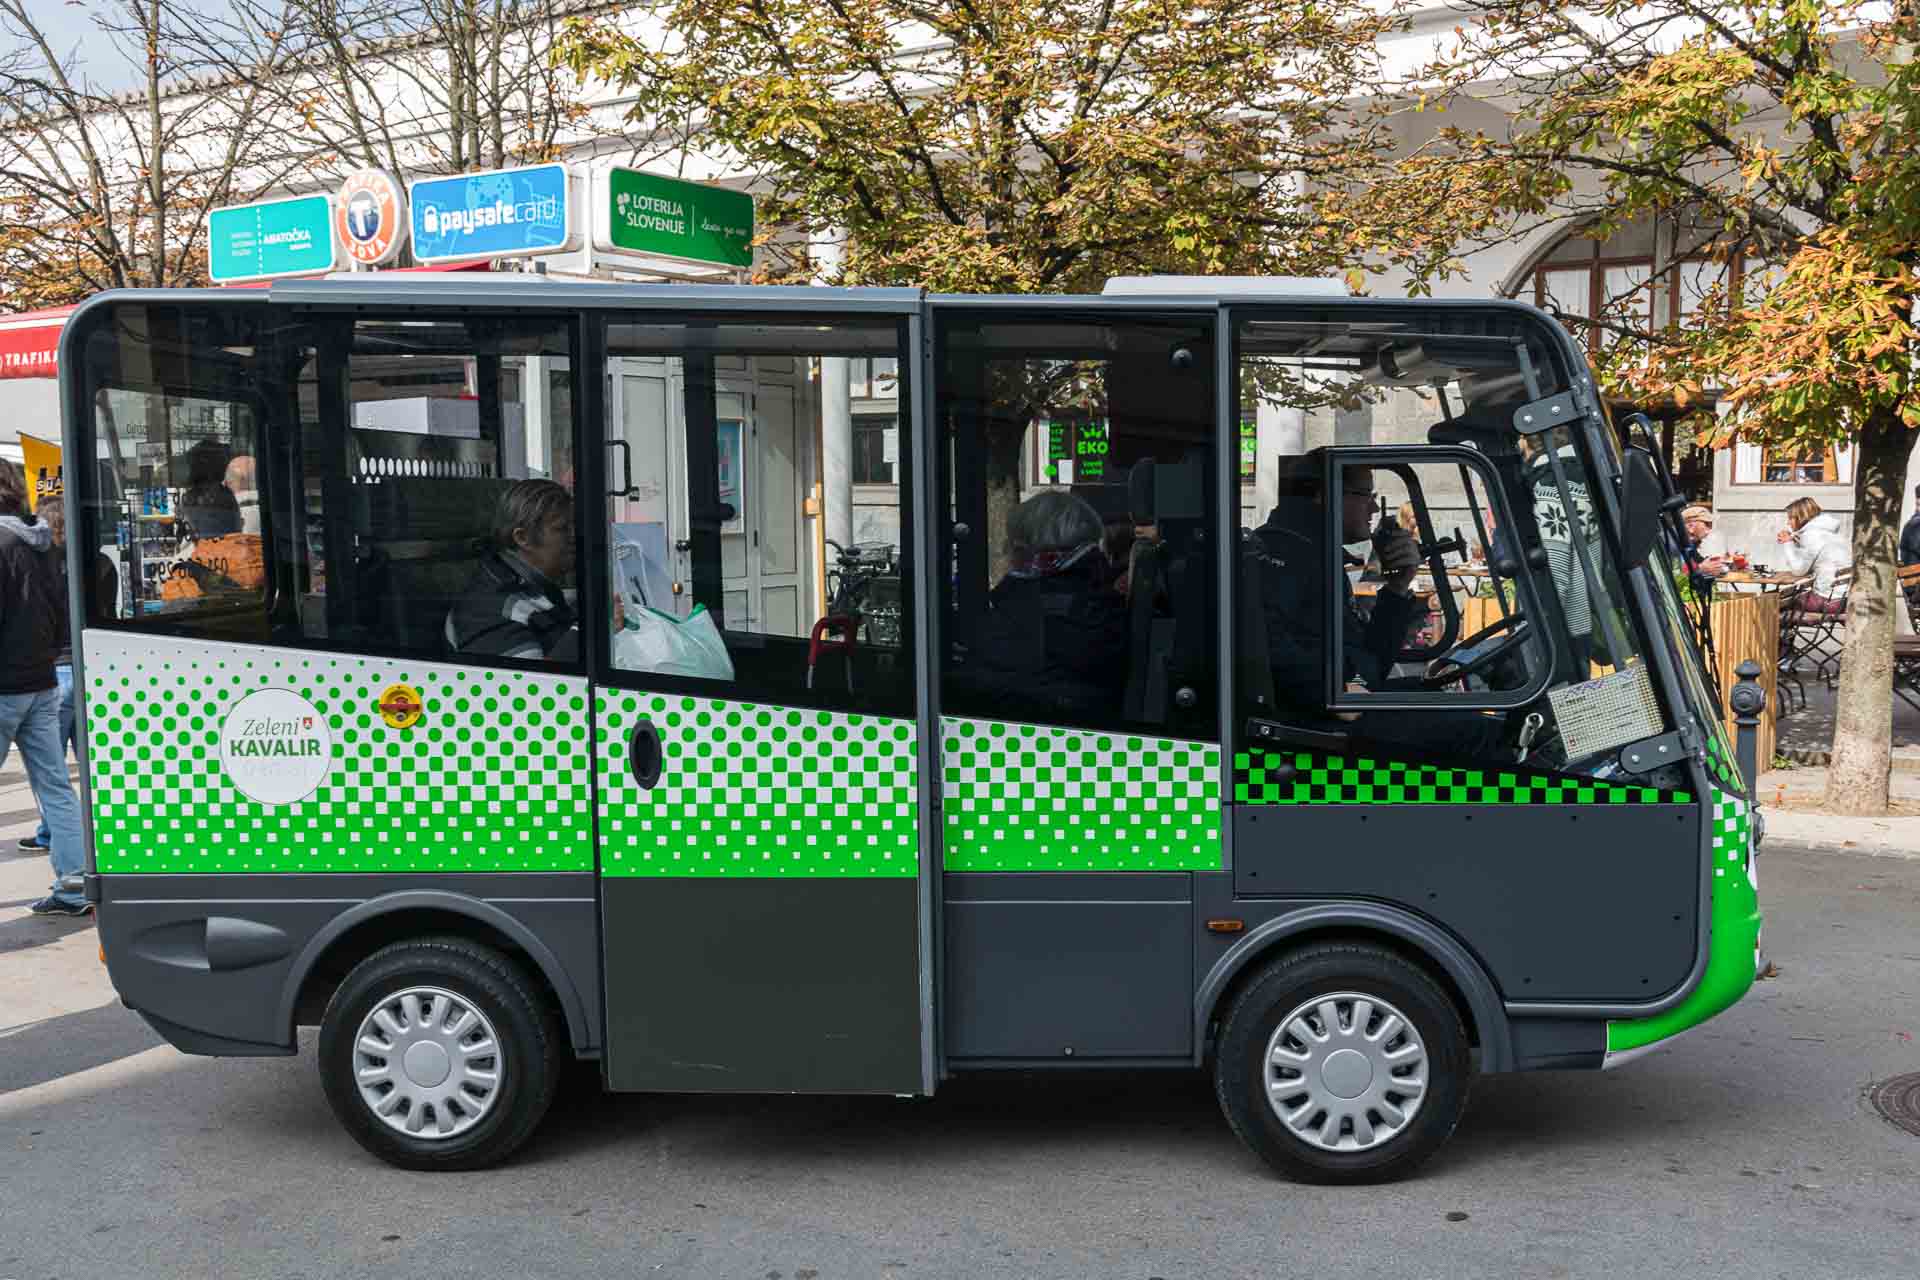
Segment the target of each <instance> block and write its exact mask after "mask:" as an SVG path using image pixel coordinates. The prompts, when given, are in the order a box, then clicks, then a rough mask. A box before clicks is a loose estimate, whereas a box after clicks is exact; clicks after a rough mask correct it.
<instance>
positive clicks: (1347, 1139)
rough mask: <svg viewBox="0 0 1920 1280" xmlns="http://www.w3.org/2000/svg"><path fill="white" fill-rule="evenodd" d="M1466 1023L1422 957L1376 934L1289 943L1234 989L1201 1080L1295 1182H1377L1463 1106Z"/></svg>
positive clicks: (1416, 1161)
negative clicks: (1209, 1073)
mask: <svg viewBox="0 0 1920 1280" xmlns="http://www.w3.org/2000/svg"><path fill="white" fill-rule="evenodd" d="M1471 1070H1472V1067H1471V1060H1470V1058H1469V1054H1468V1044H1467V1034H1466V1029H1465V1028H1464V1027H1463V1026H1462V1025H1461V1023H1460V1015H1459V1013H1458V1012H1457V1011H1456V1010H1455V1009H1454V1006H1453V1002H1452V1001H1451V1000H1449V999H1448V998H1447V995H1446V993H1445V992H1444V991H1442V990H1441V989H1440V987H1439V985H1438V984H1437V983H1435V982H1434V980H1433V978H1432V977H1430V976H1429V975H1428V974H1427V973H1426V972H1425V971H1424V970H1422V969H1420V968H1419V967H1418V966H1416V965H1414V964H1412V963H1410V962H1409V961H1407V960H1406V959H1404V958H1402V957H1401V956H1399V955H1396V954H1395V953H1393V952H1391V951H1388V950H1387V949H1385V948H1383V947H1376V946H1370V945H1366V944H1362V943H1325V944H1321V945H1317V946H1311V947H1306V948H1303V949H1302V950H1299V951H1295V952H1290V953H1288V954H1287V955H1284V956H1281V957H1280V958H1279V959H1277V960H1275V961H1273V962H1272V963H1271V964H1269V965H1268V966H1267V967H1266V968H1265V969H1264V970H1262V971H1261V972H1260V973H1258V974H1257V975H1255V977H1254V978H1253V979H1252V980H1251V981H1250V982H1248V983H1247V985H1246V987H1245V988H1244V989H1242V990H1241V992H1240V993H1239V995H1238V996H1236V997H1235V999H1234V1001H1233V1003H1232V1005H1231V1006H1230V1007H1229V1009H1228V1011H1227V1015H1226V1019H1225V1022H1224V1024H1223V1026H1222V1028H1221V1033H1220V1041H1219V1049H1218V1052H1217V1054H1216V1056H1215V1064H1214V1090H1215V1093H1216V1094H1217V1095H1218V1097H1219V1099H1220V1107H1221V1110H1223V1111H1224V1112H1225V1113H1226V1116H1227V1122H1228V1123H1229V1124H1230V1125H1232V1126H1233V1130H1234V1132H1235V1133H1237V1134H1238V1135H1239V1136H1240V1139H1241V1140H1242V1141H1243V1142H1245V1143H1246V1144H1247V1145H1248V1146H1249V1147H1251V1148H1253V1150H1254V1151H1255V1152H1256V1153H1258V1154H1259V1155H1260V1156H1261V1157H1262V1158H1263V1159H1265V1160H1266V1161H1267V1162H1268V1163H1269V1164H1271V1165H1272V1166H1273V1167H1274V1168H1275V1169H1277V1170H1279V1171H1280V1172H1281V1173H1283V1174H1285V1175H1286V1176H1287V1177H1290V1178H1293V1179H1296V1180H1298V1181H1301V1182H1318V1183H1362V1182H1387V1181H1391V1180H1393V1179H1395V1178H1399V1177H1404V1176H1405V1175H1406V1174H1408V1173H1410V1172H1412V1171H1413V1170H1414V1169H1415V1168H1416V1167H1418V1166H1419V1165H1420V1164H1421V1163H1422V1162H1423V1161H1425V1160H1426V1159H1427V1158H1428V1157H1429V1156H1431V1155H1432V1154H1433V1153H1434V1152H1435V1151H1437V1150H1439V1149H1440V1147H1441V1145H1442V1144H1444V1143H1445V1142H1446V1140H1447V1138H1448V1137H1449V1136H1450V1135H1451V1134H1452V1133H1453V1130H1454V1126H1455V1125H1456V1124H1458V1123H1459V1120H1460V1116H1461V1113H1462V1112H1463V1111H1464V1110H1465V1109H1466V1103H1467V1088H1468V1083H1469V1076H1470V1073H1471Z"/></svg>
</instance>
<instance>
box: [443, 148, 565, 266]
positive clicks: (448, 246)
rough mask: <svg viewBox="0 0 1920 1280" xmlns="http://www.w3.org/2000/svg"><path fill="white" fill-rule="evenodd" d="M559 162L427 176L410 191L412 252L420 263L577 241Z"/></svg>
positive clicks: (510, 254) (548, 249) (512, 254)
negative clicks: (489, 171)
mask: <svg viewBox="0 0 1920 1280" xmlns="http://www.w3.org/2000/svg"><path fill="white" fill-rule="evenodd" d="M572 186H573V183H572V178H571V175H569V174H568V172H567V168H566V166H565V165H560V164H542V165H534V166H533V167H531V168H527V169H496V170H494V171H492V172H491V173H461V174H455V175H454V176H453V177H451V178H428V179H425V180H423V181H420V182H416V183H414V184H413V186H412V187H411V189H410V196H409V203H410V204H411V205H412V206H413V256H414V257H415V258H418V259H419V260H420V261H421V262H453V261H457V260H459V259H462V258H519V257H528V256H530V255H533V254H541V253H566V252H568V251H569V250H572V249H576V248H578V247H579V236H578V235H577V234H576V233H575V231H574V229H573V215H574V209H573V205H574V201H573V198H572V197H573V190H572Z"/></svg>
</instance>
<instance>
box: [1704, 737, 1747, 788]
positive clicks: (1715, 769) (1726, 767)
mask: <svg viewBox="0 0 1920 1280" xmlns="http://www.w3.org/2000/svg"><path fill="white" fill-rule="evenodd" d="M1706 737H1707V772H1708V773H1709V774H1711V775H1712V776H1713V780H1714V781H1715V782H1717V783H1719V784H1720V785H1721V786H1723V787H1726V788H1728V789H1729V790H1732V791H1745V790H1746V789H1747V786H1746V783H1744V782H1742V781H1741V779H1740V770H1739V767H1738V766H1737V765H1735V764H1734V754H1733V747H1732V745H1731V744H1730V743H1728V741H1727V730H1726V726H1724V725H1722V724H1719V723H1718V722H1715V723H1711V724H1709V725H1707V733H1706Z"/></svg>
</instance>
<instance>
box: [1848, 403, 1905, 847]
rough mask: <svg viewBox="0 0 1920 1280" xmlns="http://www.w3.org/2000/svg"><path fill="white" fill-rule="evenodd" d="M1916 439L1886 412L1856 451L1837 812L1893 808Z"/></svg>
mask: <svg viewBox="0 0 1920 1280" xmlns="http://www.w3.org/2000/svg"><path fill="white" fill-rule="evenodd" d="M1913 440H1914V437H1913V433H1912V432H1910V431H1908V430H1907V429H1906V427H1905V426H1904V425H1903V424H1902V423H1901V421H1900V417H1899V414H1898V413H1897V411H1895V410H1893V409H1883V410H1879V411H1876V412H1875V413H1874V415H1873V416H1872V417H1871V418H1869V419H1868V420H1867V424H1866V429H1865V430H1864V431H1862V432H1861V433H1860V439H1859V445H1858V448H1857V450H1856V452H1855V460H1854V478H1853V589H1852V591H1851V592H1849V594H1848V596H1847V621H1846V631H1845V635H1846V640H1845V644H1844V647H1843V649H1842V656H1841V661H1840V693H1839V698H1838V701H1837V703H1836V704H1835V707H1834V724H1833V763H1832V765H1831V766H1830V767H1829V768H1828V770H1827V807H1828V808H1829V809H1831V810H1832V811H1833V812H1835V813H1847V814H1864V815H1878V814H1884V813H1886V811H1887V793H1888V775H1889V774H1890V772H1891V771H1892V768H1893V610H1894V604H1895V602H1896V601H1897V600H1898V599H1899V598H1900V593H1899V590H1898V584H1897V582H1896V581H1895V576H1894V575H1895V565H1894V552H1895V544H1896V542H1897V540H1898V538H1899V532H1900V494H1901V490H1902V488H1903V487H1904V486H1905V484H1906V478H1907V455H1908V454H1909V453H1911V452H1912V450H1913Z"/></svg>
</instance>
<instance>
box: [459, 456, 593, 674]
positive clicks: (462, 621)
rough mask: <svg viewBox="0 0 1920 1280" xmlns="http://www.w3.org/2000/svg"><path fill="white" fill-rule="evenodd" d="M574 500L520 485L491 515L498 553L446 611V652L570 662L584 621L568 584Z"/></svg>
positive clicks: (553, 488) (538, 484)
mask: <svg viewBox="0 0 1920 1280" xmlns="http://www.w3.org/2000/svg"><path fill="white" fill-rule="evenodd" d="M573 542H574V526H573V495H572V494H570V493H568V492H567V491H566V490H565V489H563V488H561V487H560V486H559V485H557V484H555V483H554V482H553V481H551V480H521V481H519V482H517V483H515V484H514V485H513V486H512V487H511V488H509V489H508V490H507V491H506V492H505V493H503V494H501V495H500V501H499V503H498V505H497V506H496V507H495V509H494V516H493V549H492V550H491V551H490V552H489V553H488V554H487V555H486V556H484V557H482V558H481V561H480V567H479V569H478V571H477V572H476V573H475V574H474V577H473V581H472V582H471V583H469V584H468V586H467V591H466V594H465V595H464V596H463V597H461V599H460V602H459V603H458V604H456V605H454V607H453V608H452V609H450V610H448V611H447V624H446V635H447V647H448V648H450V649H452V650H453V651H454V652H455V653H473V654H485V655H487V656H490V657H496V658H532V659H536V660H539V659H547V660H551V661H556V662H571V661H573V660H574V659H576V658H577V657H578V656H579V654H580V619H579V616H578V615H577V614H576V613H575V612H574V607H573V602H572V601H571V600H569V599H568V598H567V592H566V590H565V587H564V584H565V582H566V580H567V579H568V578H569V577H570V576H571V575H572V573H573V558H574V547H573Z"/></svg>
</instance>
